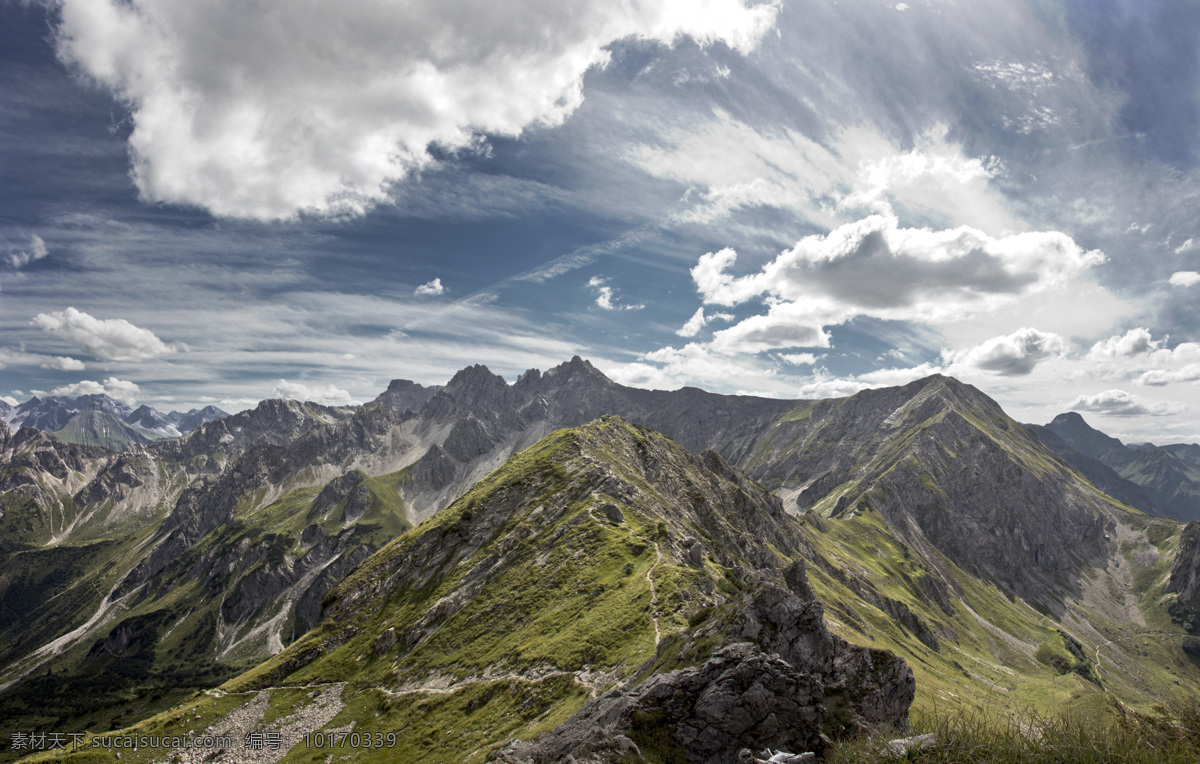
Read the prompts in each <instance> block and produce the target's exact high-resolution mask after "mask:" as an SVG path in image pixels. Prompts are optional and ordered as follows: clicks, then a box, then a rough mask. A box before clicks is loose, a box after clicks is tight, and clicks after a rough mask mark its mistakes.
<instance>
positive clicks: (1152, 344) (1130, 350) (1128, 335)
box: [1087, 327, 1165, 361]
mask: <svg viewBox="0 0 1200 764" xmlns="http://www.w3.org/2000/svg"><path fill="white" fill-rule="evenodd" d="M1164 342H1165V340H1154V339H1152V338H1151V336H1150V330H1149V329H1146V328H1144V327H1138V328H1137V329H1130V330H1129V331H1127V332H1125V334H1124V335H1122V336H1119V337H1117V336H1114V337H1109V338H1108V339H1106V340H1101V341H1100V342H1097V343H1096V344H1095V345H1092V349H1091V350H1089V351H1088V354H1087V357H1088V359H1090V360H1093V361H1104V360H1112V359H1114V358H1132V357H1134V356H1138V355H1144V354H1146V353H1149V352H1150V351H1152V350H1157V349H1159V348H1161V347H1162V346H1163V343H1164Z"/></svg>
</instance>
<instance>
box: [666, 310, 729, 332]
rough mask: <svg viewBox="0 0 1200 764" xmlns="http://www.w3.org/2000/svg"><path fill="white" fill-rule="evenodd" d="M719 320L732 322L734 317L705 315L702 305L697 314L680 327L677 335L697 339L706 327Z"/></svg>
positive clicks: (719, 314)
mask: <svg viewBox="0 0 1200 764" xmlns="http://www.w3.org/2000/svg"><path fill="white" fill-rule="evenodd" d="M718 320H720V321H732V320H733V316H732V315H730V314H729V313H712V314H709V315H705V313H704V306H703V305H701V306H700V307H699V308H697V309H696V312H695V313H693V314H692V317H691V318H689V319H688V320H687V322H686V323H685V324H684V325H683V326H681V327H679V329H677V330H676V332H675V333H676V334H678V335H679V336H680V337H695V336H696V335H697V334H699V332H700V330H701V329H703V328H704V327H705V326H706V325H708V324H710V323H712V322H713V321H718Z"/></svg>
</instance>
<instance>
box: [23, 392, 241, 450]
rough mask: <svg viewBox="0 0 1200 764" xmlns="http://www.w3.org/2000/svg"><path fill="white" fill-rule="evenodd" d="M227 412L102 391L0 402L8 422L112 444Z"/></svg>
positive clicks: (117, 446) (170, 433)
mask: <svg viewBox="0 0 1200 764" xmlns="http://www.w3.org/2000/svg"><path fill="white" fill-rule="evenodd" d="M0 403H2V402H0ZM226 416H229V415H228V414H227V413H226V412H224V411H222V410H221V409H219V408H217V407H215V406H206V407H204V408H203V409H199V410H197V409H192V410H191V411H188V412H187V413H186V414H181V413H179V412H177V411H172V412H171V413H169V414H163V413H162V412H160V411H158V410H156V409H154V408H152V407H150V406H139V407H138V408H137V409H136V410H135V409H133V408H132V407H130V406H128V405H126V404H124V403H122V402H120V401H118V400H115V399H113V398H110V397H109V396H107V395H81V396H79V397H78V398H68V397H61V396H47V397H44V398H39V397H34V398H31V399H29V400H28V401H26V402H25V403H22V404H20V405H18V406H15V407H14V406H9V405H8V404H7V403H4V404H3V408H0V418H3V419H4V421H5V422H6V423H8V424H9V425H10V426H11V427H14V428H20V427H32V428H34V429H37V430H41V431H43V432H48V433H51V434H52V435H54V437H56V438H58V439H59V440H63V441H65V442H68V443H83V444H89V445H99V446H103V447H105V448H111V449H114V450H121V449H124V448H128V447H130V446H132V445H139V444H146V443H152V442H154V441H156V440H162V439H164V438H178V437H180V436H181V435H182V434H184V433H187V432H191V431H192V430H194V429H195V428H196V427H197V426H198V425H200V424H202V423H204V422H211V421H213V420H215V419H220V418H222V417H226Z"/></svg>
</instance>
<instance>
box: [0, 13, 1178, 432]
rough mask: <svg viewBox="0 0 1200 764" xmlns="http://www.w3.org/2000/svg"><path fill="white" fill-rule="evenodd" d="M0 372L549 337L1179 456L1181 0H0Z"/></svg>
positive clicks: (399, 371) (366, 380)
mask: <svg viewBox="0 0 1200 764" xmlns="http://www.w3.org/2000/svg"><path fill="white" fill-rule="evenodd" d="M0 15H2V18H0V41H2V42H0V94H2V96H3V97H2V98H0V306H2V309H0V328H2V331H3V334H2V336H0V364H2V365H3V368H2V370H0V395H4V396H6V397H7V398H8V399H9V400H18V401H19V400H25V399H26V398H28V397H29V396H30V395H32V394H40V393H46V392H51V393H54V392H57V393H59V394H74V393H79V392H99V391H108V392H109V393H110V394H113V395H115V396H118V397H123V398H125V399H127V400H136V401H138V402H142V403H149V404H151V405H154V406H155V407H157V408H160V409H163V410H169V409H184V408H190V407H192V406H196V405H200V404H205V403H216V404H217V405H220V406H222V407H223V408H226V409H227V410H230V411H232V410H237V409H240V408H245V407H247V406H249V405H252V404H253V402H255V401H257V400H259V399H261V398H265V397H274V396H287V397H300V398H310V399H314V400H320V401H324V402H329V403H342V402H350V401H363V400H369V399H370V398H372V397H374V396H375V395H376V394H378V392H380V391H381V390H382V389H384V388H385V387H386V385H387V382H388V380H389V379H392V378H397V377H404V378H410V379H415V380H417V381H419V382H423V383H428V384H437V383H441V382H444V381H445V380H446V379H447V378H448V377H449V376H450V375H451V374H453V372H454V371H455V370H457V369H459V368H461V367H463V366H465V365H468V364H473V363H483V364H486V365H487V366H489V367H490V368H491V369H493V370H494V371H496V372H498V373H501V374H504V375H505V376H506V377H508V378H510V379H514V378H515V376H516V375H517V374H518V373H520V372H521V371H523V370H524V369H526V368H530V367H538V368H543V369H545V368H547V367H549V366H553V365H556V364H557V363H560V362H562V361H563V360H566V359H568V358H570V356H572V355H574V354H579V355H583V356H584V357H587V358H590V359H591V360H592V361H593V362H594V363H595V364H596V365H597V366H598V367H599V368H601V369H602V370H604V371H605V372H606V373H608V374H609V375H610V376H611V377H612V378H613V379H616V380H618V381H620V382H623V383H626V384H633V385H639V386H645V387H657V388H668V389H669V388H675V387H679V386H681V385H685V384H690V385H695V386H699V387H704V388H706V389H710V390H714V391H718V392H730V393H732V392H748V393H757V394H764V395H771V396H777V397H794V398H811V397H828V396H833V395H844V394H849V393H852V392H854V391H856V390H859V389H863V388H865V387H874V386H880V385H888V384H899V383H903V382H907V381H910V380H912V379H916V378H919V377H921V376H925V375H927V374H929V373H933V372H941V373H946V374H952V375H954V376H956V377H958V378H960V379H962V380H964V381H966V382H970V383H972V384H975V385H977V386H979V387H980V388H981V389H983V390H984V391H985V392H987V393H988V394H990V395H992V396H993V397H995V398H997V399H998V400H999V401H1000V402H1001V404H1002V405H1004V406H1005V408H1006V409H1007V410H1008V411H1009V412H1010V413H1011V414H1013V415H1014V416H1016V417H1018V418H1019V419H1022V420H1023V421H1033V422H1045V421H1048V420H1049V419H1050V418H1051V417H1053V416H1054V414H1056V413H1059V412H1061V411H1065V410H1068V409H1075V410H1078V411H1080V412H1081V413H1083V414H1084V415H1085V417H1087V418H1088V419H1089V420H1090V421H1092V422H1093V423H1094V424H1097V425H1098V426H1100V427H1101V428H1103V429H1105V430H1106V431H1109V432H1111V433H1113V434H1115V435H1117V436H1118V437H1122V438H1125V439H1127V440H1133V441H1137V440H1152V441H1155V442H1161V443H1166V442H1177V441H1180V440H1187V441H1200V393H1198V391H1197V390H1198V387H1200V385H1198V384H1197V383H1198V382H1200V308H1198V307H1197V306H1198V304H1200V300H1198V298H1200V273H1198V272H1200V219H1198V217H1197V215H1196V210H1197V203H1196V200H1197V199H1198V198H1200V171H1198V162H1200V53H1198V51H1200V48H1198V46H1197V45H1196V44H1195V42H1196V40H1197V39H1198V37H1200V8H1198V7H1196V6H1194V5H1193V4H1187V3H1173V2H1138V3H1134V2H1115V1H1113V2H1108V1H1105V2H1082V1H1081V0H1080V1H1075V2H1065V3H1053V2H1029V3H1026V4H1022V3H1014V2H1008V1H1005V2H982V1H979V2H959V3H953V2H940V1H938V2H919V1H914V2H908V3H895V2H886V3H885V2H870V1H868V0H860V1H858V2H831V1H830V0H813V1H812V2H803V1H801V2H792V1H791V0H784V2H781V3H777V4H747V3H745V2H742V1H741V0H711V1H710V2H707V3H692V2H689V3H683V2H678V1H677V0H646V2H642V3H639V4H636V5H632V4H630V5H628V6H625V7H620V6H618V5H617V4H610V3H595V2H583V1H582V0H564V2H560V3H553V4H549V3H544V4H538V3H532V2H526V3H519V2H514V3H502V4H497V3H484V2H478V1H477V0H458V1H457V2H439V3H432V2H421V1H420V0H417V1H414V2H410V3H405V4H403V5H402V6H401V5H399V4H397V5H396V6H388V5H384V4H376V3H367V2H343V3H337V4H332V3H331V4H328V5H327V6H325V7H323V8H322V7H320V6H312V7H307V9H302V8H301V4H297V3H289V2H285V1H284V0H268V1H267V2H262V3H256V4H253V7H247V6H246V5H245V4H243V3H235V2H232V1H227V2H217V1H214V2H210V3H203V4H199V3H194V2H185V1H184V0H154V1H153V2H151V1H150V0H133V1H132V2H122V3H116V2H112V1H111V0H95V1H93V2H83V1H82V0H61V1H60V2H14V1H12V0H6V1H5V2H3V3H2V4H0Z"/></svg>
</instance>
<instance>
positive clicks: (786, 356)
mask: <svg viewBox="0 0 1200 764" xmlns="http://www.w3.org/2000/svg"><path fill="white" fill-rule="evenodd" d="M775 357H776V358H778V359H779V360H780V361H783V362H784V363H788V364H791V365H792V366H812V365H813V364H814V363H816V362H817V356H815V355H813V354H812V353H776V354H775Z"/></svg>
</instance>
